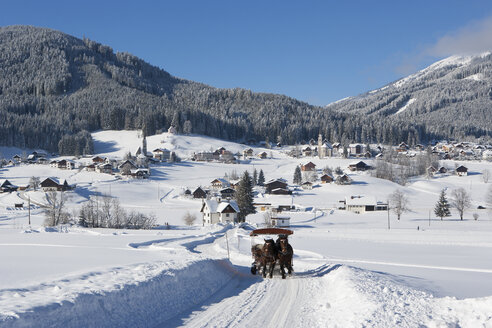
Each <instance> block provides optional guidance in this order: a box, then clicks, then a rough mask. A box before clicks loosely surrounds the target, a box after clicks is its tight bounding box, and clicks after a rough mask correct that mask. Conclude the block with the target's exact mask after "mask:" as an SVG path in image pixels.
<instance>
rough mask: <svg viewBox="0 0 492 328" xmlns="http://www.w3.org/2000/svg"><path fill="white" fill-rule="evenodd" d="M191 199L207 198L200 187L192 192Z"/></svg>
mask: <svg viewBox="0 0 492 328" xmlns="http://www.w3.org/2000/svg"><path fill="white" fill-rule="evenodd" d="M192 194H193V198H207V193H206V192H205V190H203V189H202V188H201V187H198V188H196V189H195V191H193V193H192Z"/></svg>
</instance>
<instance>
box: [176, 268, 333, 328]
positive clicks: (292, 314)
mask: <svg viewBox="0 0 492 328" xmlns="http://www.w3.org/2000/svg"><path fill="white" fill-rule="evenodd" d="M336 268H337V267H336V266H335V267H333V266H323V267H321V268H318V269H317V270H312V271H308V272H305V273H303V274H301V275H299V276H293V277H291V278H288V279H286V280H282V279H277V278H276V279H264V280H262V279H256V278H251V277H248V276H246V274H238V276H237V277H236V278H235V279H233V280H232V281H231V282H230V283H229V284H228V286H227V287H226V288H224V289H223V290H221V291H220V292H219V293H217V294H216V295H214V296H213V297H212V298H211V299H209V300H208V301H207V303H208V304H209V305H203V306H202V307H201V308H199V309H194V310H193V311H192V312H191V313H190V315H189V317H187V318H184V319H181V323H179V322H175V324H176V325H179V324H182V325H184V326H186V327H255V326H260V325H261V326H263V327H288V326H291V327H292V326H297V327H301V326H302V327H315V326H317V324H318V323H317V319H318V318H319V314H320V313H319V312H320V311H322V310H323V308H322V307H319V306H317V304H313V302H312V298H313V296H314V295H316V292H317V291H319V290H322V289H323V288H324V287H327V286H323V282H324V280H320V279H318V278H319V277H321V276H323V275H325V274H328V273H329V272H330V271H331V270H333V269H336ZM235 293H237V294H236V295H232V296H231V294H235ZM299 304H303V306H300V307H299V306H298V305H299Z"/></svg>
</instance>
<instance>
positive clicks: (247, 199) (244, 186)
mask: <svg viewBox="0 0 492 328" xmlns="http://www.w3.org/2000/svg"><path fill="white" fill-rule="evenodd" d="M236 201H237V205H238V206H239V210H240V213H239V215H238V220H239V222H244V221H245V218H246V216H247V215H248V214H253V213H256V209H255V207H254V206H253V182H252V181H251V177H250V175H249V173H248V171H244V174H243V176H242V177H241V180H240V181H239V188H238V190H237V192H236Z"/></svg>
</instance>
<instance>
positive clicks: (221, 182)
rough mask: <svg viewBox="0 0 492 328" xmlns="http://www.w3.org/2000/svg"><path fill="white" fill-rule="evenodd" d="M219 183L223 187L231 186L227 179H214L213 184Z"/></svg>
mask: <svg viewBox="0 0 492 328" xmlns="http://www.w3.org/2000/svg"><path fill="white" fill-rule="evenodd" d="M217 182H219V183H220V184H222V185H223V186H228V185H229V181H227V180H226V179H222V178H217V179H214V180H213V181H212V182H211V183H212V184H213V183H217Z"/></svg>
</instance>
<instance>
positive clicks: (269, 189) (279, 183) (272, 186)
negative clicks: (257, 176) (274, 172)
mask: <svg viewBox="0 0 492 328" xmlns="http://www.w3.org/2000/svg"><path fill="white" fill-rule="evenodd" d="M287 186H288V184H287V182H286V181H285V180H284V179H274V180H270V181H268V182H266V183H265V190H266V193H267V194H271V193H273V190H277V192H279V190H278V189H281V190H285V191H289V190H288V187H287ZM278 194H281V193H278ZM287 194H288V193H287Z"/></svg>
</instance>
